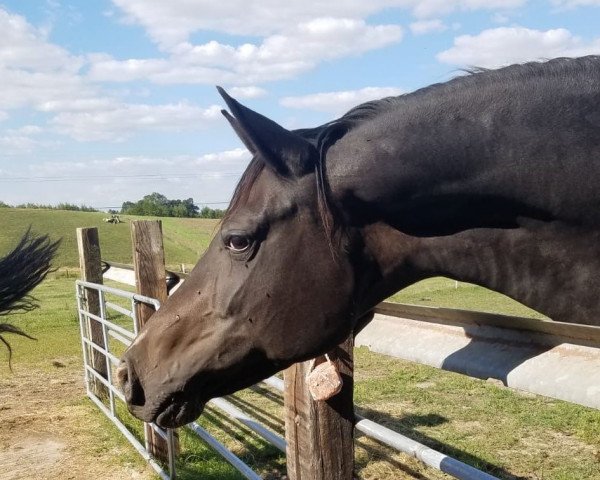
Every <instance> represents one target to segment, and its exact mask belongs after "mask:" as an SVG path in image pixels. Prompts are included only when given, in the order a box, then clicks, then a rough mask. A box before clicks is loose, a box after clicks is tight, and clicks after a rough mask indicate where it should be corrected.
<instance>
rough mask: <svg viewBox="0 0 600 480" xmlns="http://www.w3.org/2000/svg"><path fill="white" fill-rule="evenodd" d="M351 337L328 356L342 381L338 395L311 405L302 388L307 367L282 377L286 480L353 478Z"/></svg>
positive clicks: (299, 366) (302, 365)
mask: <svg viewBox="0 0 600 480" xmlns="http://www.w3.org/2000/svg"><path fill="white" fill-rule="evenodd" d="M353 345H354V339H353V336H352V335H351V336H350V337H349V338H348V339H347V340H346V341H345V342H343V343H342V344H341V345H339V346H338V347H337V348H336V349H335V350H334V351H333V352H331V353H330V357H331V360H332V361H334V362H335V363H336V365H337V367H338V369H339V372H340V374H341V376H342V379H343V381H344V385H343V387H342V391H341V392H340V393H338V394H337V395H336V396H334V397H332V398H330V399H329V400H326V401H322V402H315V401H314V400H313V399H312V397H311V395H310V393H309V391H308V387H307V385H306V375H307V374H308V373H309V369H310V367H311V362H303V363H297V364H295V365H292V366H291V367H290V368H288V369H287V370H286V371H285V372H284V383H285V392H284V401H285V436H286V441H287V452H286V454H287V473H288V478H289V480H333V479H335V480H352V479H353V478H354V477H353V475H354V395H353V393H354V392H353V390H354V380H353V371H354V364H353V351H352V349H353Z"/></svg>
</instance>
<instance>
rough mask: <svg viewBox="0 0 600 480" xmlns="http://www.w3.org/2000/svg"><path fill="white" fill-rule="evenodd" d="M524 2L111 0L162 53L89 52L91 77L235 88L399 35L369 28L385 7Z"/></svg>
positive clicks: (423, 15)
mask: <svg viewBox="0 0 600 480" xmlns="http://www.w3.org/2000/svg"><path fill="white" fill-rule="evenodd" d="M525 2H526V0H371V1H369V2H365V1H362V0H340V1H337V2H323V1H321V0H288V1H286V2H281V1H279V0H263V1H261V2H247V1H245V0H228V1H227V2H213V1H209V0H199V1H195V2H189V1H187V0H171V1H169V2H164V1H162V0H113V3H114V4H115V5H116V6H117V7H119V9H120V10H121V12H122V13H123V15H124V19H123V21H125V22H127V23H132V24H139V25H141V26H142V27H143V28H144V29H145V30H146V32H147V34H148V36H149V37H150V38H151V39H152V41H153V42H155V43H156V44H157V45H158V46H159V48H160V49H161V50H162V51H163V52H164V54H165V56H164V57H161V58H145V59H135V58H132V59H124V60H121V59H115V58H111V57H107V56H102V57H100V56H96V57H91V58H90V62H91V68H90V72H89V75H90V78H91V79H93V80H94V81H131V80H137V79H145V80H149V81H151V82H155V83H158V84H185V83H191V84H193V83H203V84H215V83H218V84H234V85H240V79H241V81H242V82H244V83H243V84H242V86H244V85H246V84H257V83H263V82H267V81H273V80H280V79H287V78H293V77H296V76H298V75H299V74H301V73H304V72H307V71H309V70H311V69H313V68H315V67H316V66H317V65H318V64H319V63H322V62H324V61H327V60H330V59H334V58H342V57H346V56H351V55H357V54H361V53H363V52H366V51H369V50H375V49H378V48H382V47H384V46H387V45H390V44H393V43H396V42H399V41H401V39H402V29H401V27H400V26H399V25H371V24H369V23H367V22H366V20H365V19H366V18H367V17H369V16H370V15H372V14H374V13H377V12H381V11H382V10H384V9H390V8H399V9H404V10H410V11H411V12H412V13H413V15H414V16H416V17H418V18H420V19H429V18H431V17H437V16H440V15H444V14H448V13H451V12H453V11H456V10H492V11H497V10H500V11H506V10H507V9H508V10H510V9H512V8H515V7H518V6H521V5H523V4H524V3H525ZM444 28H445V26H444V24H443V23H442V21H441V20H439V19H432V20H421V21H418V22H414V23H413V25H412V29H413V31H414V33H416V34H423V33H427V32H433V31H441V30H443V29H444ZM198 31H218V32H224V33H227V34H229V35H233V36H236V35H238V36H239V35H244V36H257V37H260V38H261V40H260V41H257V42H255V43H246V44H243V45H236V44H234V43H233V42H232V43H231V44H224V43H220V42H217V41H210V42H207V43H205V44H202V45H195V44H193V43H192V42H191V41H190V37H191V35H192V34H193V33H194V32H198Z"/></svg>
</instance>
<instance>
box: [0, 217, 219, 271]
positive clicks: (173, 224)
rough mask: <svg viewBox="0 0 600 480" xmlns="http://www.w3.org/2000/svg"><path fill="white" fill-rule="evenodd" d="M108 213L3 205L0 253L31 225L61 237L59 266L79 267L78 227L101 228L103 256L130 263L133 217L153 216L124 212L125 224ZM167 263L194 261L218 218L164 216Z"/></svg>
mask: <svg viewBox="0 0 600 480" xmlns="http://www.w3.org/2000/svg"><path fill="white" fill-rule="evenodd" d="M108 216H109V215H108V214H106V213H102V212H73V211H66V210H33V209H32V210H29V209H20V208H0V255H3V254H5V253H6V252H7V251H8V250H9V249H11V248H12V247H14V245H15V244H16V242H17V241H18V239H19V238H20V236H21V235H22V233H23V232H24V231H25V230H26V229H27V228H28V227H29V226H31V228H32V230H33V231H34V232H36V233H47V234H49V235H50V236H51V237H52V238H53V239H58V238H62V244H61V246H60V249H59V252H58V256H57V258H56V260H55V262H54V264H55V266H57V267H76V266H79V259H78V254H77V240H76V238H75V229H76V228H78V227H98V233H99V236H100V249H101V250H102V258H104V259H107V260H113V261H115V262H122V263H131V262H132V255H131V237H130V225H129V223H130V222H131V221H132V220H150V219H152V218H151V217H133V216H130V215H121V220H123V222H124V223H120V224H117V225H114V224H108V223H105V222H104V221H103V219H104V218H106V217H108ZM160 220H162V225H163V235H164V242H165V256H166V263H167V265H172V266H174V265H178V264H180V263H185V264H188V265H190V264H194V263H196V261H197V260H198V258H199V257H200V254H201V253H202V252H204V250H205V249H206V248H207V246H208V243H209V242H210V239H211V238H212V236H213V234H214V233H215V232H216V227H217V225H218V221H217V220H209V219H200V218H161V219H160Z"/></svg>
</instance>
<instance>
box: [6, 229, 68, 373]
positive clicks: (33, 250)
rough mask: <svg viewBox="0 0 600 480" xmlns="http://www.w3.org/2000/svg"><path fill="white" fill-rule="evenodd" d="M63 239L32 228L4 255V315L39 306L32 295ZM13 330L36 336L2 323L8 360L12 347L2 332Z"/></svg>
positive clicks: (22, 334) (49, 267)
mask: <svg viewBox="0 0 600 480" xmlns="http://www.w3.org/2000/svg"><path fill="white" fill-rule="evenodd" d="M59 243H60V241H56V242H52V241H51V240H50V238H49V237H48V235H41V236H35V235H33V234H32V233H31V230H30V229H28V230H27V231H26V232H25V234H24V235H23V236H22V237H21V240H19V243H18V244H17V246H16V247H15V248H14V249H13V250H12V251H10V252H9V253H8V254H7V255H6V256H5V257H3V258H0V317H2V316H5V315H8V314H10V313H16V312H29V311H31V310H33V309H35V308H37V307H38V304H37V301H36V299H35V298H34V297H32V296H31V295H30V292H31V290H33V289H34V288H35V287H36V286H37V285H39V284H40V283H41V282H42V280H44V278H46V275H47V274H48V272H50V269H51V262H52V258H53V257H54V255H55V253H56V250H57V248H58V245H59ZM4 333H13V334H17V335H21V336H24V337H27V338H32V337H30V336H29V335H27V334H26V333H25V332H23V330H21V329H20V328H18V327H15V326H14V325H11V324H9V323H0V342H2V343H3V344H4V345H5V346H6V348H7V349H8V355H9V357H8V360H9V363H10V360H11V357H12V348H11V346H10V344H9V343H8V341H7V340H6V339H5V338H4V337H3V336H2V334H4Z"/></svg>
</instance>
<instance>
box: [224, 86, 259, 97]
mask: <svg viewBox="0 0 600 480" xmlns="http://www.w3.org/2000/svg"><path fill="white" fill-rule="evenodd" d="M228 93H229V95H231V96H232V97H234V98H260V97H264V96H265V95H266V94H267V91H266V90H265V89H264V88H260V87H256V86H253V85H251V86H249V87H232V88H230V89H228Z"/></svg>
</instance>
